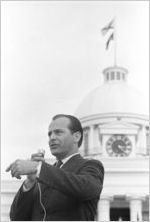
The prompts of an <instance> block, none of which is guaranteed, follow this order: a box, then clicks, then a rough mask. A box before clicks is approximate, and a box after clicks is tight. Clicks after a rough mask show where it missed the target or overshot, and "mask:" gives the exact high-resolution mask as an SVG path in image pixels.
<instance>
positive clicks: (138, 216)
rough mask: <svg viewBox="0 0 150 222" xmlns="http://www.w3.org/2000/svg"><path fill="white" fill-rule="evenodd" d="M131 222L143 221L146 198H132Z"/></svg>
mask: <svg viewBox="0 0 150 222" xmlns="http://www.w3.org/2000/svg"><path fill="white" fill-rule="evenodd" d="M127 199H128V200H129V202H130V221H142V201H143V200H144V197H140V196H130V197H128V198H127Z"/></svg>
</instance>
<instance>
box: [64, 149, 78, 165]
mask: <svg viewBox="0 0 150 222" xmlns="http://www.w3.org/2000/svg"><path fill="white" fill-rule="evenodd" d="M78 154H79V153H78V152H77V153H73V154H71V155H70V156H67V157H66V158H64V159H63V160H61V161H62V165H64V164H65V163H66V162H67V161H68V160H70V159H71V158H72V157H73V156H76V155H78ZM62 165H61V167H62ZM61 167H60V168H61Z"/></svg>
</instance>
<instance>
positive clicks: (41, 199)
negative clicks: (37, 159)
mask: <svg viewBox="0 0 150 222" xmlns="http://www.w3.org/2000/svg"><path fill="white" fill-rule="evenodd" d="M37 184H38V189H39V194H40V205H41V207H42V209H43V211H44V217H43V221H45V218H46V209H45V207H44V205H43V203H42V192H41V187H40V184H39V183H38V182H37Z"/></svg>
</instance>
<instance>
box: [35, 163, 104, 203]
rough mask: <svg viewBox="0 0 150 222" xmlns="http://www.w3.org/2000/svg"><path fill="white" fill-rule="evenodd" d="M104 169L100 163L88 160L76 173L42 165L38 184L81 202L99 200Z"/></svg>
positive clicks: (45, 164)
mask: <svg viewBox="0 0 150 222" xmlns="http://www.w3.org/2000/svg"><path fill="white" fill-rule="evenodd" d="M103 178H104V168H103V165H102V163H101V162H100V161H97V160H88V161H86V162H85V163H84V164H83V166H82V168H80V170H79V172H78V173H72V172H67V171H65V170H63V169H62V168H56V167H54V166H51V165H49V164H47V163H42V166H41V172H40V175H39V178H38V180H39V182H41V183H43V184H45V185H47V186H49V187H51V188H53V189H56V190H58V191H60V192H62V193H64V194H66V195H70V196H72V197H73V198H76V199H79V200H80V201H81V200H83V201H84V200H89V199H93V198H99V196H100V193H101V191H102V187H103Z"/></svg>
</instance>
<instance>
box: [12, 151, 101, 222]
mask: <svg viewBox="0 0 150 222" xmlns="http://www.w3.org/2000/svg"><path fill="white" fill-rule="evenodd" d="M103 178H104V168H103V165H102V163H101V162H100V161H98V160H87V159H84V158H82V157H81V156H80V155H75V156H73V157H72V158H71V159H69V160H68V161H67V162H66V163H65V164H64V165H63V166H62V168H56V167H55V166H52V165H49V164H47V163H44V162H43V163H42V167H41V171H40V175H39V177H38V178H37V183H36V184H35V186H34V187H33V188H31V190H29V191H27V192H23V191H22V186H21V188H20V189H19V191H18V192H17V194H16V196H15V198H14V201H13V203H12V206H11V210H10V219H11V220H16V221H26V220H28V221H40V220H43V217H44V210H45V211H46V215H45V216H46V217H45V220H48V221H82V220H83V221H88V220H90V221H92V220H94V217H95V215H96V211H97V203H98V200H99V198H100V193H101V191H102V187H103ZM38 183H39V185H40V190H39V189H38V188H39V187H38ZM40 194H41V202H42V204H43V206H44V210H43V208H42V206H41V204H40Z"/></svg>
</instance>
